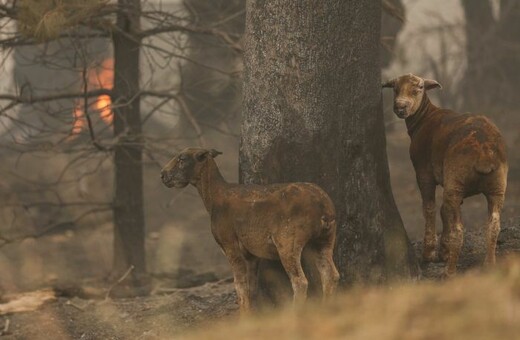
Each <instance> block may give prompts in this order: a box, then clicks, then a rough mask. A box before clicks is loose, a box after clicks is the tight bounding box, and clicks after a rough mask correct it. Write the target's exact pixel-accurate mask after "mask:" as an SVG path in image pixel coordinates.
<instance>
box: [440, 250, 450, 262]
mask: <svg viewBox="0 0 520 340" xmlns="http://www.w3.org/2000/svg"><path fill="white" fill-rule="evenodd" d="M448 257H449V256H448V251H441V254H440V256H439V259H440V260H441V261H442V262H448Z"/></svg>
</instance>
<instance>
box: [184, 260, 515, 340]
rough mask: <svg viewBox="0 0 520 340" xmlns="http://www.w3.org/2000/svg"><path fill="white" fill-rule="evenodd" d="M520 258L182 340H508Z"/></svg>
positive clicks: (359, 292) (362, 291)
mask: <svg viewBox="0 0 520 340" xmlns="http://www.w3.org/2000/svg"><path fill="white" fill-rule="evenodd" d="M518 336H520V258H516V259H508V260H505V261H504V262H503V263H502V264H501V265H500V266H498V267H497V268H496V269H493V270H492V271H489V272H485V273H476V272H472V273H468V274H466V275H463V276H460V277H458V278H456V279H453V280H450V281H447V282H442V283H439V282H424V283H418V284H406V285H399V286H396V287H378V288H356V289H353V290H351V291H349V292H347V293H345V294H343V295H341V296H339V297H338V298H337V299H335V300H334V301H330V302H329V303H326V304H325V305H318V304H311V305H309V306H307V308H305V309H303V310H300V311H291V310H285V311H281V312H276V313H272V314H270V315H263V316H258V317H256V318H246V319H243V320H242V321H241V322H239V323H237V322H236V321H235V322H230V321H227V322H223V323H220V324H217V325H215V326H214V327H211V328H209V329H206V330H202V331H198V332H195V333H191V334H189V335H188V336H187V337H186V339H226V340H227V339H346V338H348V339H501V338H503V339H513V338H518Z"/></svg>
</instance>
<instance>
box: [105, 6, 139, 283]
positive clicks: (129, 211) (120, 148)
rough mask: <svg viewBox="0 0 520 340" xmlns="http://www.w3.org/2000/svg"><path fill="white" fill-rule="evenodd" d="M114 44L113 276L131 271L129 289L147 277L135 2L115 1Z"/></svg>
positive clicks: (137, 15) (137, 25)
mask: <svg viewBox="0 0 520 340" xmlns="http://www.w3.org/2000/svg"><path fill="white" fill-rule="evenodd" d="M118 6H119V7H120V8H125V9H126V11H124V12H122V11H120V12H118V16H117V23H116V25H117V27H118V29H119V30H118V31H114V33H113V44H114V89H113V91H114V94H113V98H112V101H113V103H114V135H115V137H116V139H117V143H116V145H115V146H114V172H115V173H114V176H115V178H114V182H115V193H114V195H115V197H114V208H113V212H114V268H113V269H114V274H115V275H117V276H120V275H122V274H123V273H124V272H126V271H127V270H128V269H129V268H130V267H131V266H133V267H134V269H133V271H132V275H131V276H130V277H131V278H133V280H131V281H132V283H133V284H140V283H141V282H140V279H141V278H142V277H143V276H144V274H145V273H146V262H145V248H144V239H145V237H144V235H145V233H144V231H145V222H144V208H143V168H142V162H141V161H142V148H143V147H142V141H141V117H140V107H139V104H140V103H139V96H138V95H137V93H138V92H139V47H140V42H139V39H137V38H136V34H135V33H136V32H138V31H139V11H140V0H119V1H118Z"/></svg>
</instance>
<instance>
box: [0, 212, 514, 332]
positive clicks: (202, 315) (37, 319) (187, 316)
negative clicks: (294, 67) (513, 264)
mask: <svg viewBox="0 0 520 340" xmlns="http://www.w3.org/2000/svg"><path fill="white" fill-rule="evenodd" d="M484 239H485V237H484V234H483V233H479V232H476V231H473V230H468V231H466V233H465V242H464V248H463V252H462V255H461V259H460V262H459V271H465V270H468V269H470V268H475V267H478V266H480V263H481V262H482V260H483V258H484V253H483V249H485V248H484V247H483V244H484ZM421 246H422V245H421V243H420V242H416V243H414V247H415V248H416V251H417V254H418V256H420V253H421ZM497 251H498V256H499V258H501V257H504V256H506V255H509V254H513V253H518V254H520V219H518V220H517V221H514V223H508V224H506V225H503V227H502V232H501V234H500V238H499V241H498V250H497ZM442 267H443V264H442V263H430V264H422V269H423V275H422V280H436V279H439V277H440V274H441V272H442ZM199 279H200V280H193V281H192V283H193V284H197V283H200V282H201V280H203V278H200V277H199ZM169 285H178V284H175V283H174V282H173V281H172V280H166V279H160V280H157V279H156V280H155V281H154V289H153V291H152V294H151V295H150V296H147V297H137V298H127V299H114V300H113V299H81V298H78V297H73V298H70V297H69V298H66V297H59V298H58V299H57V300H55V301H54V302H50V303H47V304H45V305H44V306H43V307H41V308H40V309H39V310H37V311H33V312H25V313H16V314H12V315H7V316H1V317H0V333H1V330H2V328H3V326H2V325H5V323H6V321H7V320H9V321H8V322H9V327H8V329H7V332H4V334H3V335H2V336H1V338H2V339H6V340H7V339H164V338H171V337H177V336H179V335H181V334H184V333H186V332H188V331H190V330H193V329H201V328H202V329H204V328H205V327H206V326H209V325H210V324H212V323H214V322H216V321H218V320H222V319H236V318H237V317H238V306H237V304H236V302H235V299H236V295H235V293H234V291H233V284H232V280H231V279H224V280H219V281H215V282H206V283H203V284H201V285H200V286H197V287H190V288H172V287H169ZM185 285H189V284H187V283H185Z"/></svg>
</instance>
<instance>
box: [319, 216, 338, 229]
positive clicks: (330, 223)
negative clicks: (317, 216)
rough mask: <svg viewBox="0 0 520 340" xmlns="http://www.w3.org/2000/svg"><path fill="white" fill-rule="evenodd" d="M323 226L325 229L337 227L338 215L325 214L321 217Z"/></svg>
mask: <svg viewBox="0 0 520 340" xmlns="http://www.w3.org/2000/svg"><path fill="white" fill-rule="evenodd" d="M321 226H322V228H323V229H324V230H328V229H336V216H334V215H324V216H322V217H321Z"/></svg>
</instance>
